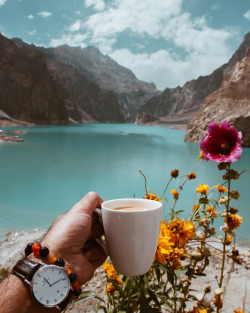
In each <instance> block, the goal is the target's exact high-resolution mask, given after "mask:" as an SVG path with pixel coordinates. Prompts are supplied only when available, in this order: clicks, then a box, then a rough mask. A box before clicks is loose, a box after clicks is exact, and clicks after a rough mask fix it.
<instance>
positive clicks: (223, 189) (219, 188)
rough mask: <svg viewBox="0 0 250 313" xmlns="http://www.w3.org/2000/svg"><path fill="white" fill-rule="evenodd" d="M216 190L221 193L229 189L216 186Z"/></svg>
mask: <svg viewBox="0 0 250 313" xmlns="http://www.w3.org/2000/svg"><path fill="white" fill-rule="evenodd" d="M214 188H215V189H217V190H218V191H219V192H220V193H222V192H227V188H226V187H223V186H219V185H216V186H214Z"/></svg>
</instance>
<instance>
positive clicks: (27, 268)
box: [11, 257, 73, 311]
mask: <svg viewBox="0 0 250 313" xmlns="http://www.w3.org/2000/svg"><path fill="white" fill-rule="evenodd" d="M41 265H42V264H41V263H36V262H34V261H32V260H30V259H28V258H26V257H23V258H22V259H21V260H19V261H18V262H17V263H16V265H15V266H14V267H13V269H12V271H11V274H14V275H16V276H18V277H19V278H21V279H23V280H24V281H25V282H26V283H28V284H29V285H31V281H32V278H33V276H34V274H35V272H36V271H37V270H38V269H39V267H40V266H41ZM72 294H73V292H72V290H71V289H70V292H69V294H68V296H67V297H66V298H65V299H64V300H63V301H62V302H61V303H59V304H58V305H57V306H56V308H57V309H59V310H60V311H63V310H65V309H66V307H67V306H68V305H69V303H70V300H71V297H72Z"/></svg>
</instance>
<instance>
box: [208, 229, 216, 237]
mask: <svg viewBox="0 0 250 313" xmlns="http://www.w3.org/2000/svg"><path fill="white" fill-rule="evenodd" d="M208 232H209V234H210V235H211V236H214V235H215V234H216V230H215V228H214V227H212V228H210V229H209V230H208Z"/></svg>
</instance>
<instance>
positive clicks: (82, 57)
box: [13, 38, 161, 120]
mask: <svg viewBox="0 0 250 313" xmlns="http://www.w3.org/2000/svg"><path fill="white" fill-rule="evenodd" d="M13 40H14V41H15V42H16V43H17V44H18V45H20V46H25V47H29V48H30V49H35V50H39V51H42V52H43V53H44V54H45V55H46V56H47V58H48V59H50V60H53V61H57V62H60V63H63V64H67V65H71V66H72V67H73V68H74V69H75V70H76V71H77V72H79V73H80V74H82V75H83V76H84V77H85V78H86V79H87V80H88V81H90V82H92V83H94V84H96V85H98V86H99V87H100V89H101V90H102V91H104V92H106V91H113V92H114V93H115V95H116V97H117V98H118V101H119V105H120V109H121V111H122V112H123V115H124V117H125V118H126V119H127V120H129V119H130V117H131V116H132V115H133V113H134V112H135V111H136V110H137V109H138V108H139V107H141V106H142V105H143V104H145V103H146V102H147V101H148V100H149V99H150V98H152V97H154V96H156V95H159V94H161V92H160V91H159V90H157V89H156V86H155V85H154V84H153V83H151V84H149V83H147V82H143V81H140V80H138V79H137V78H136V76H135V75H134V73H133V72H132V71H131V70H129V69H127V68H125V67H123V66H121V65H119V64H118V63H117V62H115V61H114V60H112V59H111V58H110V57H109V56H107V55H103V54H102V53H101V52H100V50H99V49H98V48H95V47H92V46H90V47H86V48H84V49H82V48H80V47H70V46H68V45H62V46H59V47H56V48H44V47H37V46H35V45H33V44H32V45H28V44H27V43H24V42H23V41H22V40H21V39H18V38H14V39H13Z"/></svg>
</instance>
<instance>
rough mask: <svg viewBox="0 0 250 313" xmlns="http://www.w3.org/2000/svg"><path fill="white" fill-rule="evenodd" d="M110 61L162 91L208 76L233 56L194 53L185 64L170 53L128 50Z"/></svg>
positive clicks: (120, 52)
mask: <svg viewBox="0 0 250 313" xmlns="http://www.w3.org/2000/svg"><path fill="white" fill-rule="evenodd" d="M110 57H111V58H112V59H114V60H116V61H117V62H118V63H119V64H121V65H123V66H125V67H127V68H129V69H131V70H132V71H133V72H134V73H135V74H136V76H137V78H138V79H140V80H143V81H147V82H154V83H155V84H156V85H157V87H158V88H159V89H161V90H163V89H165V88H166V87H169V88H173V87H176V86H178V85H180V86H182V85H183V84H184V83H185V82H187V81H189V80H191V79H194V78H198V76H201V75H203V76H204V75H208V74H210V73H212V71H213V70H215V69H216V68H218V67H219V66H221V65H222V64H224V63H225V62H227V61H228V59H229V57H230V55H222V54H221V55H220V54H219V55H217V54H211V53H210V52H209V51H207V53H197V52H193V53H191V54H190V55H188V57H187V58H185V59H184V60H182V59H180V58H179V57H178V56H177V55H176V54H174V53H171V52H169V51H167V50H159V51H157V52H155V53H151V54H148V53H140V54H133V53H132V52H131V51H129V50H128V49H121V50H115V51H114V52H113V53H111V54H110Z"/></svg>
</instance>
